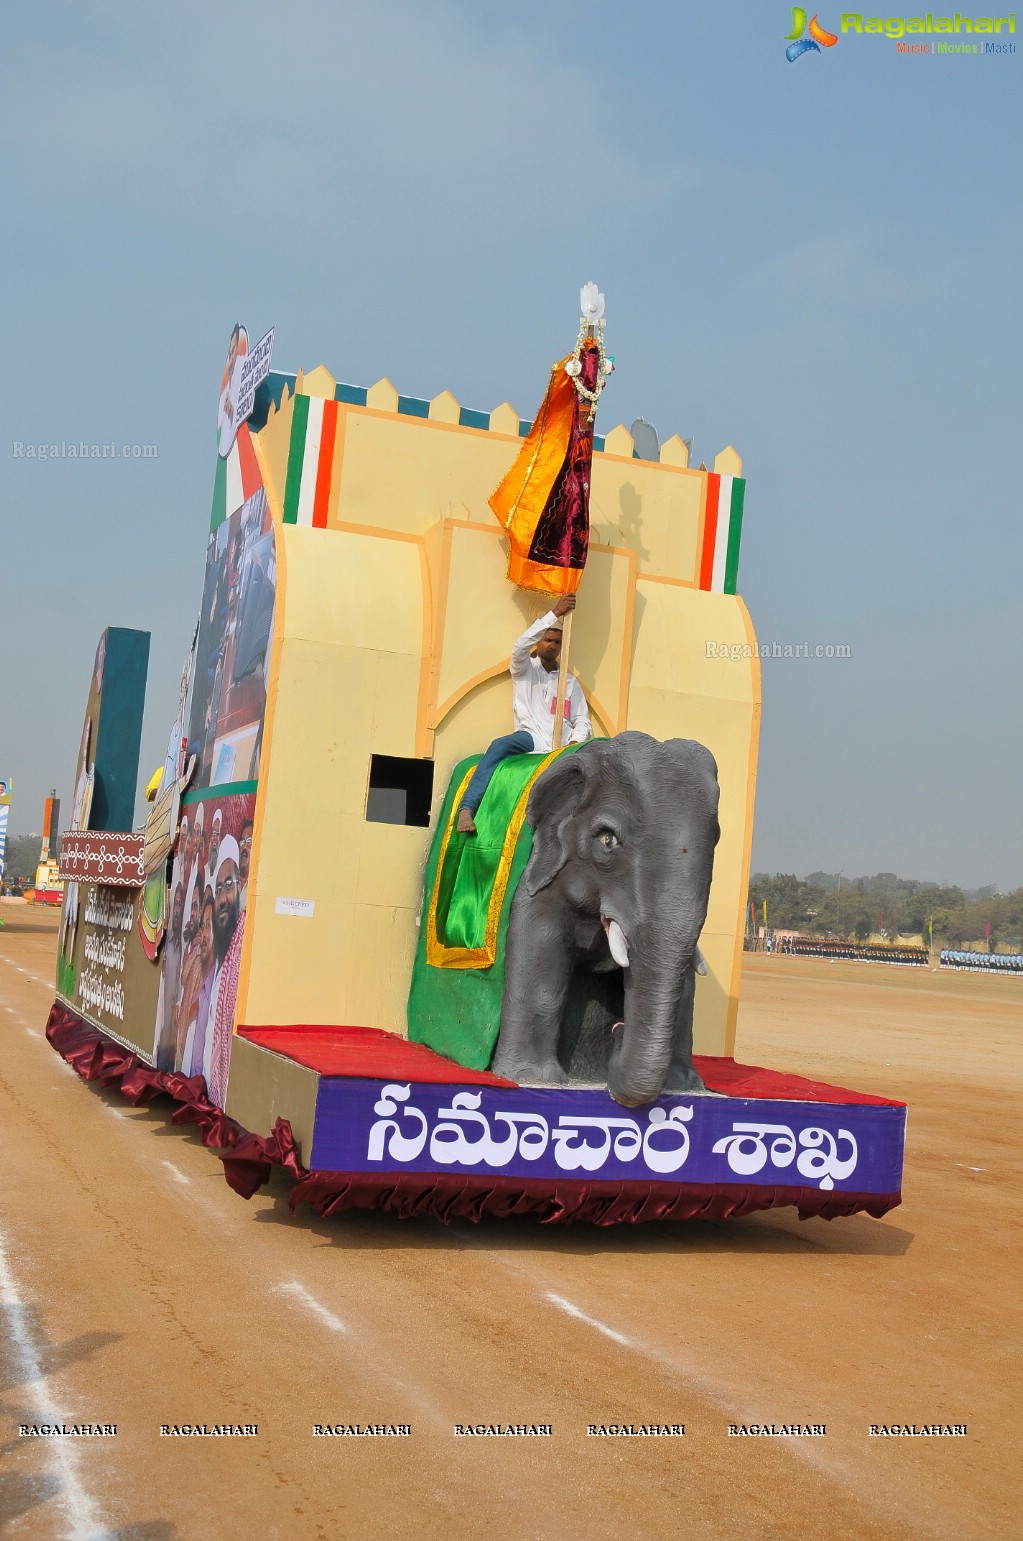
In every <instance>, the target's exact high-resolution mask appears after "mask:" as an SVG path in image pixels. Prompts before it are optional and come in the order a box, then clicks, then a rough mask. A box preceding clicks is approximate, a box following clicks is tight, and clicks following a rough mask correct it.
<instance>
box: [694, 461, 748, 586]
mask: <svg viewBox="0 0 1023 1541" xmlns="http://www.w3.org/2000/svg"><path fill="white" fill-rule="evenodd" d="M745 493H746V479H745V477H742V476H718V475H716V474H715V473H714V472H713V471H710V472H708V474H707V507H706V511H705V514H704V521H703V551H702V553H701V556H700V588H701V589H704V590H705V591H707V592H709V593H712V594H734V593H735V580H736V576H737V574H738V571H739V541H740V539H741V537H742V504H743V498H744V497H745Z"/></svg>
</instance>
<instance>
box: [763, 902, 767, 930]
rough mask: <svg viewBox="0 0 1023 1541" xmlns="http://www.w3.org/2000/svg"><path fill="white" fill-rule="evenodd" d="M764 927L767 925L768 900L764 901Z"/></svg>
mask: <svg viewBox="0 0 1023 1541" xmlns="http://www.w3.org/2000/svg"><path fill="white" fill-rule="evenodd" d="M764 925H765V926H766V925H767V900H766V899H765V900H764Z"/></svg>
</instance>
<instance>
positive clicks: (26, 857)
mask: <svg viewBox="0 0 1023 1541" xmlns="http://www.w3.org/2000/svg"><path fill="white" fill-rule="evenodd" d="M42 843H43V837H42V835H8V836H7V846H6V849H5V850H4V885H5V886H6V885H8V884H18V885H20V884H24V883H28V884H29V885H31V884H32V883H34V882H35V880H36V867H38V865H39V851H40V848H41V847H42Z"/></svg>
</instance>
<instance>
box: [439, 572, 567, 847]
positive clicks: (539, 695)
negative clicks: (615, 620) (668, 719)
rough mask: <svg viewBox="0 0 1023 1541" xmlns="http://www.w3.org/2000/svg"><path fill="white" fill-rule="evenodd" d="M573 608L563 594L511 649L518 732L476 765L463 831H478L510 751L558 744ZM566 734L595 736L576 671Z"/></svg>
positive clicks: (545, 750) (541, 750)
mask: <svg viewBox="0 0 1023 1541" xmlns="http://www.w3.org/2000/svg"><path fill="white" fill-rule="evenodd" d="M574 609H575V595H574V594H563V595H562V596H561V598H560V599H559V600H557V601H556V602H555V605H554V608H553V610H548V612H547V614H546V615H541V617H540V619H539V620H537V621H534V622H533V624H532V626H530V627H529V629H528V630H527V631H524V632H523V633H522V635H521V637H519V639H518V640H517V642H516V643H515V646H514V647H513V648H512V655H511V677H512V711H513V713H514V717H515V732H514V733H508V734H506V736H505V737H504V738H495V739H494V742H493V743H492V744H491V745H490V748H489V749H488V750H487V752H486V754H485V755H484V756H483V758H482V759H481V760H480V763H479V764H478V765H477V767H476V769H475V771H474V773H473V776H472V779H471V780H470V782H469V785H468V786H467V787H466V789H465V796H464V797H463V798H462V801H461V804H460V805H459V809H458V823H457V825H456V828H457V830H458V832H459V834H461V835H474V834H475V833H476V820H475V817H474V815H475V813H476V810H477V808H478V807H479V805H480V803H481V802H482V801H483V794H484V792H485V791H486V790H487V787H488V786H489V785H490V778H491V777H492V776H493V774H494V771H495V769H496V768H497V766H498V765H499V764H500V763H501V761H502V760H506V759H507V758H508V756H509V755H512V754H550V752H551V750H552V749H553V747H554V713H555V710H556V707H557V701H558V660H559V659H560V657H561V626H562V622H563V620H564V617H565V616H566V615H567V614H568V613H569V611H570V610H574ZM562 710H563V714H564V719H565V722H566V723H567V725H568V734H567V736H565V737H564V740H563V741H564V742H565V743H566V744H584V743H585V742H586V740H587V739H588V738H592V736H593V728H592V726H591V724H590V714H589V710H588V708H587V706H586V697H585V696H584V695H583V688H582V686H581V685H580V683H579V681H578V680H577V679H576V677H575V675H574V674H570V675H569V676H568V678H567V679H566V681H565V701H564V706H563V708H562Z"/></svg>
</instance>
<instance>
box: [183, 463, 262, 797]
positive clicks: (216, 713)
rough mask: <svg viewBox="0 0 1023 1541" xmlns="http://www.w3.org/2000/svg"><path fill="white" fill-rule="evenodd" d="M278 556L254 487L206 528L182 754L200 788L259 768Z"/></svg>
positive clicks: (243, 777) (248, 776)
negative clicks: (190, 759) (189, 758)
mask: <svg viewBox="0 0 1023 1541" xmlns="http://www.w3.org/2000/svg"><path fill="white" fill-rule="evenodd" d="M276 586H277V559H276V553H275V549H274V535H273V526H272V521H271V517H270V510H269V507H268V505H267V501H266V493H265V492H264V491H263V489H262V488H260V489H259V490H258V491H257V492H255V493H253V495H252V497H250V498H249V499H248V500H247V501H246V502H245V503H243V504H242V506H241V508H239V509H238V510H237V511H236V512H235V513H233V514H232V515H231V516H230V518H229V519H225V520H224V521H223V523H222V524H220V525H218V526H217V528H216V529H215V530H214V531H213V533H212V534H211V535H210V539H209V547H208V549H207V554H206V576H205V581H204V584H203V595H202V609H201V612H200V616H199V634H198V639H197V642H196V654H195V673H194V676H193V683H192V704H191V711H190V713H189V722H188V754H189V755H193V754H194V755H195V756H196V757H197V765H196V770H195V775H194V776H193V778H192V782H191V787H192V789H193V790H198V789H201V788H205V787H210V786H224V785H226V784H227V783H229V782H234V781H254V780H255V779H256V777H257V776H258V774H259V756H260V750H261V748H262V736H263V709H264V707H265V705H266V682H267V673H268V671H269V667H270V639H271V636H272V634H273V618H274V601H275V597H276Z"/></svg>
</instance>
